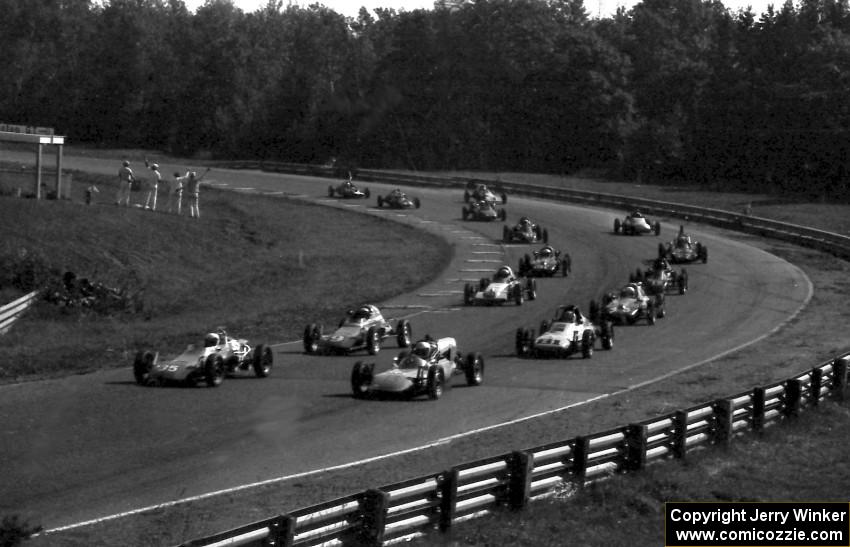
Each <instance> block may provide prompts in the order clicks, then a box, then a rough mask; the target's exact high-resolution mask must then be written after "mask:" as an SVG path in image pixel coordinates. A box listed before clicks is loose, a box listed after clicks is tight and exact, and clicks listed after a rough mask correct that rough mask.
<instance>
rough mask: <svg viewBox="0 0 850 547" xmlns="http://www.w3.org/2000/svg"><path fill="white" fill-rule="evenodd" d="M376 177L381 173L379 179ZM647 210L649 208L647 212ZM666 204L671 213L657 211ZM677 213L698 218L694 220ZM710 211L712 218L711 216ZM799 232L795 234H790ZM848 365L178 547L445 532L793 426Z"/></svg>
mask: <svg viewBox="0 0 850 547" xmlns="http://www.w3.org/2000/svg"><path fill="white" fill-rule="evenodd" d="M227 167H230V168H253V169H257V168H263V169H267V170H279V171H281V172H288V173H298V174H305V175H315V176H332V175H333V169H331V168H322V167H315V166H298V165H296V164H273V165H270V164H259V163H256V162H242V163H239V164H236V163H235V162H230V163H228V164H227ZM271 167H274V169H272V168H271ZM299 169H300V170H301V171H299ZM370 173H372V172H364V171H359V172H358V178H359V179H362V180H373V179H367V178H366V177H368V176H370ZM381 176H385V177H386V176H389V175H388V174H386V173H382V174H381ZM393 177H394V178H392V179H385V180H387V181H388V182H397V183H401V182H402V178H401V177H400V176H399V177H395V176H394V175H393ZM414 178H415V179H417V181H416V183H417V184H420V185H422V184H423V182H424V184H429V183H430V181H425V180H423V179H430V177H418V176H416V177H414V176H410V179H411V180H407V179H405V180H404V182H405V183H407V184H412V183H413V182H414V181H413V180H412V179H414ZM441 180H442V183H441V184H442V185H444V186H446V185H447V184H446V182H447V181H446V179H441ZM453 180H454V179H453ZM466 180H474V179H459V180H454V182H452V181H449V182H450V183H451V185H457V184H458V182H459V183H462V184H464V185H465V184H466ZM376 181H377V180H376ZM482 182H485V183H486V184H490V185H492V184H498V185H499V186H500V187H501V188H503V189H505V190H510V191H512V192H517V193H519V188H520V187H519V186H518V185H512V184H510V185H509V184H508V183H503V182H497V183H494V182H493V181H482ZM435 185H437V183H435ZM529 188H530V187H529ZM551 190H552V192H553V193H556V195H558V194H557V192H561V194H560V195H565V194H571V193H576V192H577V191H573V190H566V191H565V190H562V189H558V188H553V189H551ZM534 191H535V192H537V191H540V192H541V196H540V197H546V198H547V199H552V198H553V197H554V196H553V195H551V194H549V193H548V189H543V188H537V189H534ZM523 193H525V192H523ZM581 194H588V195H592V196H596V197H595V198H588V199H592V200H594V203H595V204H597V205H604V206H612V205H614V206H617V205H615V204H614V200H620V201H619V202H618V203H619V204H620V205H619V206H622V207H627V208H631V207H640V208H642V209H644V210H646V211H654V212H656V214H657V213H661V212H663V213H665V214H669V215H671V216H676V215H684V216H688V215H690V218H693V219H694V220H697V219H700V220H703V221H705V219H714V220H716V221H717V222H716V223H719V224H721V225H726V226H727V227H733V228H737V229H742V228H746V226H750V227H753V229H756V228H755V226H757V225H758V226H759V228H757V229H758V230H764V231H763V232H761V233H762V235H768V236H773V237H777V236H776V234H777V233H780V232H781V233H782V234H786V235H787V236H788V237H790V236H794V238H793V240H794V241H795V242H798V243H799V242H800V240H799V239H798V238H800V237H802V238H803V239H804V240H806V241H808V242H809V243H810V244H811V246H813V247H818V248H820V245H824V246H825V247H829V248H824V250H827V251H830V252H833V253H834V254H836V255H838V256H850V238H845V237H843V236H839V235H837V234H829V233H826V232H821V231H819V230H812V229H809V228H803V227H796V226H793V225H789V224H783V223H777V222H773V221H768V220H765V219H754V218H752V217H742V216H740V215H734V214H732V213H728V212H723V211H716V212H715V211H711V210H709V209H699V208H693V207H688V206H679V205H678V204H662V203H661V202H649V201H647V200H640V199H632V198H625V197H622V196H609V197H610V201H609V200H608V197H605V195H604V194H591V193H588V192H581ZM528 195H533V194H531V193H528ZM555 199H557V197H556V198H555ZM570 200H572V199H570ZM644 202H645V203H646V204H644ZM649 204H652V205H653V206H654V207H655V208H652V209H651V208H650V206H649ZM670 205H673V206H675V207H679V208H678V209H665V208H664V207H665V206H670ZM686 211H698V212H699V214H700V216H699V217H698V216H697V215H696V214H693V213H686ZM715 213H717V215H716V216H712V215H715ZM798 229H799V230H800V231H801V232H802V233H795V232H796V230H798ZM824 234H825V235H824ZM806 238H808V239H806ZM848 365H850V353H845V354H841V355H839V356H836V357H834V358H833V359H830V360H829V361H826V362H824V363H821V364H819V365H817V366H815V367H813V368H812V369H810V370H809V371H806V372H804V373H802V374H798V375H796V376H793V377H791V378H788V379H787V380H784V381H780V382H774V383H772V384H767V385H765V386H759V387H755V388H753V389H752V390H751V391H747V392H743V393H739V394H736V395H734V396H732V397H728V398H725V399H717V400H715V401H712V402H709V403H705V404H702V405H697V406H694V407H691V408H687V409H684V410H677V411H675V412H672V413H670V414H667V415H664V416H659V417H655V418H652V419H649V420H645V421H643V422H638V423H635V424H630V425H627V426H623V427H620V428H615V429H611V430H607V431H603V432H600V433H593V434H590V435H585V436H579V437H575V438H573V439H569V440H564V441H559V442H555V443H550V444H546V445H542V446H538V447H535V448H530V449H526V450H520V451H515V452H511V453H509V454H503V455H500V456H495V457H491V458H487V459H484V460H479V461H475V462H471V463H467V464H463V465H459V466H456V467H453V468H452V469H449V470H447V471H444V472H442V473H437V474H434V475H428V476H424V477H419V478H415V479H410V480H407V481H404V482H400V483H396V484H391V485H387V486H383V487H381V488H377V489H372V490H367V491H365V492H361V493H359V494H354V495H352V496H348V497H345V498H340V499H338V500H334V501H331V502H326V503H322V504H319V505H314V506H311V507H307V508H303V509H298V510H296V511H294V512H292V513H288V514H285V515H279V516H277V517H273V518H270V519H267V520H264V521H259V522H257V523H254V524H250V525H246V526H241V527H239V528H235V529H233V530H229V531H226V532H221V533H219V534H215V535H212V536H208V537H205V538H201V539H195V540H191V541H189V542H188V543H183V544H182V546H184V547H211V546H224V545H250V546H269V545H275V546H282V547H296V546H318V545H328V546H330V545H340V546H349V545H350V546H354V545H357V546H360V545H364V546H380V545H392V544H395V543H399V542H402V541H406V540H408V539H410V538H413V537H416V536H420V535H423V534H425V533H428V532H430V531H434V530H441V531H445V530H448V529H449V528H451V526H452V525H453V524H455V523H457V522H460V521H463V520H467V519H470V518H474V517H476V516H479V515H482V514H486V513H488V512H491V511H493V510H494V509H497V508H503V507H508V508H512V509H521V508H523V507H525V506H526V504H527V503H528V501H529V500H532V499H538V498H543V497H547V496H551V495H553V494H554V493H556V492H557V490H558V488H560V487H563V486H567V487H568V488H572V489H580V488H582V487H583V486H584V485H585V484H587V483H589V482H593V481H596V480H603V479H605V478H606V477H609V476H611V475H612V474H615V473H626V472H635V471H639V470H640V469H642V468H643V467H645V466H647V465H650V464H654V463H657V462H663V461H666V460H669V459H684V458H686V456H687V454H688V453H691V452H693V451H695V450H701V449H704V448H707V447H709V446H726V445H729V444H731V443H732V442H733V440H734V438H735V437H736V436H738V435H742V434H744V433H747V432H749V431H754V432H759V431H762V430H763V429H764V428H766V427H768V426H770V425H774V424H779V423H782V422H783V421H785V420H788V419H792V418H793V417H795V416H797V415H798V414H799V413H800V412H801V411H803V410H806V409H810V408H814V407H816V406H817V405H818V404H819V403H820V402H821V401H823V400H825V399H827V398H833V399H836V400H839V401H844V400H847V398H848V389H847V384H848V377H847V376H848V375H847V372H848Z"/></svg>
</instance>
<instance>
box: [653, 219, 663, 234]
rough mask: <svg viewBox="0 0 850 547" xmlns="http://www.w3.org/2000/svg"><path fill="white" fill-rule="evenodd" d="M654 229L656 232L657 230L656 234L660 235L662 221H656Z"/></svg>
mask: <svg viewBox="0 0 850 547" xmlns="http://www.w3.org/2000/svg"><path fill="white" fill-rule="evenodd" d="M652 231H654V232H655V235H659V234H661V223H660V222H656V223H655V224H654V225H653V226H652Z"/></svg>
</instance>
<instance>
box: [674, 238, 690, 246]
mask: <svg viewBox="0 0 850 547" xmlns="http://www.w3.org/2000/svg"><path fill="white" fill-rule="evenodd" d="M687 246H688V236H679V237H677V238H676V247H678V248H680V249H682V248H684V247H687Z"/></svg>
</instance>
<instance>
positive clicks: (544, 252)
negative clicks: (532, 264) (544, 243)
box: [540, 247, 553, 258]
mask: <svg viewBox="0 0 850 547" xmlns="http://www.w3.org/2000/svg"><path fill="white" fill-rule="evenodd" d="M552 252H553V251H552V247H543V248H542V249H540V256H541V257H543V258H549V257H550V256H552Z"/></svg>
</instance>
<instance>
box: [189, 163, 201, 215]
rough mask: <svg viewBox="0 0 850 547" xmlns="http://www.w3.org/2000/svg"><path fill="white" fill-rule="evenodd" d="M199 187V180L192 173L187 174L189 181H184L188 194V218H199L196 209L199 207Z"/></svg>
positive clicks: (194, 173) (199, 213)
mask: <svg viewBox="0 0 850 547" xmlns="http://www.w3.org/2000/svg"><path fill="white" fill-rule="evenodd" d="M200 187H201V179H200V178H198V174H197V173H196V172H194V171H191V172H190V173H189V179H188V180H187V181H186V189H187V191H188V192H189V216H190V217H192V218H201V211H200V209H199V208H198V206H199V205H200V203H199V198H198V191H199V190H200Z"/></svg>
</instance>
